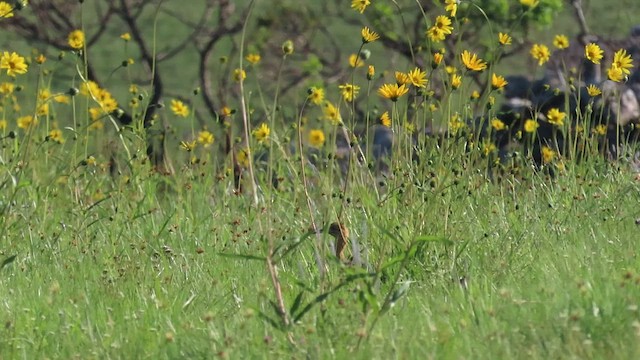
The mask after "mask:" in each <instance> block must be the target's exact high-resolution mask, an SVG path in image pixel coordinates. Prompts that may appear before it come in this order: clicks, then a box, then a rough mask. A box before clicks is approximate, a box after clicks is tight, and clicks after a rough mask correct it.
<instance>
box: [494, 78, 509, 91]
mask: <svg viewBox="0 0 640 360" xmlns="http://www.w3.org/2000/svg"><path fill="white" fill-rule="evenodd" d="M508 83H509V82H507V80H505V78H504V77H503V76H500V75H496V74H492V75H491V87H492V88H494V89H496V90H500V89H502V88H504V87H505V86H507V84H508Z"/></svg>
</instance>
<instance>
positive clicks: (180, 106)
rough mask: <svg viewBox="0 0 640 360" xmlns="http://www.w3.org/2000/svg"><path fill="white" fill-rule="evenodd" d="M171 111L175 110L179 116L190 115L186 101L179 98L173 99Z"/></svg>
mask: <svg viewBox="0 0 640 360" xmlns="http://www.w3.org/2000/svg"><path fill="white" fill-rule="evenodd" d="M171 111H173V113H174V114H176V115H178V116H182V117H187V116H189V107H188V106H187V105H186V104H185V103H183V102H182V101H180V100H177V99H173V100H171Z"/></svg>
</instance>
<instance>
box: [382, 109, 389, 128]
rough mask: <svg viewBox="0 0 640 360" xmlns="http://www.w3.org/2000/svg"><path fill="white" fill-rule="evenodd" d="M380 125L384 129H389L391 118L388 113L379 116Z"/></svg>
mask: <svg viewBox="0 0 640 360" xmlns="http://www.w3.org/2000/svg"><path fill="white" fill-rule="evenodd" d="M380 124H382V125H383V126H386V127H391V117H390V116H389V112H388V111H385V112H383V113H382V115H380Z"/></svg>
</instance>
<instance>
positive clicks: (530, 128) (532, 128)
mask: <svg viewBox="0 0 640 360" xmlns="http://www.w3.org/2000/svg"><path fill="white" fill-rule="evenodd" d="M539 126H540V125H539V124H538V122H537V121H535V120H532V119H527V121H525V122H524V131H525V132H528V133H534V132H536V130H538V127H539Z"/></svg>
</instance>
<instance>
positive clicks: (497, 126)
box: [491, 118, 507, 131]
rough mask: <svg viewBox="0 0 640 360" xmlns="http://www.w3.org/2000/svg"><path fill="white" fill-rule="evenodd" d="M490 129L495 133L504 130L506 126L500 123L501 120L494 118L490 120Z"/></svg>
mask: <svg viewBox="0 0 640 360" xmlns="http://www.w3.org/2000/svg"><path fill="white" fill-rule="evenodd" d="M491 127H492V128H494V129H495V130H496V131H501V130H504V129H506V128H507V125H505V124H504V122H502V120H500V119H498V118H494V119H492V120H491Z"/></svg>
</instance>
